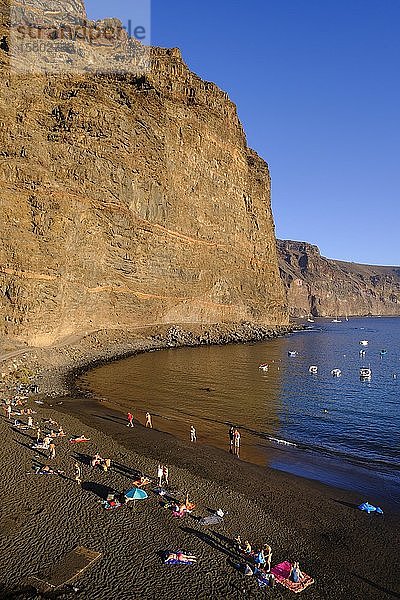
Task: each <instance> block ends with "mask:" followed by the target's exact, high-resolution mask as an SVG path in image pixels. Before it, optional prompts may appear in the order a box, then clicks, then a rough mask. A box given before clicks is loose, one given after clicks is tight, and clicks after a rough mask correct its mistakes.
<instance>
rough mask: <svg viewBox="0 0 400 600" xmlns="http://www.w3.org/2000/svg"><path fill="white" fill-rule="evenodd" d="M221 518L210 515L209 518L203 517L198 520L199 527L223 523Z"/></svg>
mask: <svg viewBox="0 0 400 600" xmlns="http://www.w3.org/2000/svg"><path fill="white" fill-rule="evenodd" d="M223 521H224V519H223V517H219V516H218V515H210V516H209V517H203V518H202V519H199V521H198V522H199V524H200V525H218V524H219V523H223Z"/></svg>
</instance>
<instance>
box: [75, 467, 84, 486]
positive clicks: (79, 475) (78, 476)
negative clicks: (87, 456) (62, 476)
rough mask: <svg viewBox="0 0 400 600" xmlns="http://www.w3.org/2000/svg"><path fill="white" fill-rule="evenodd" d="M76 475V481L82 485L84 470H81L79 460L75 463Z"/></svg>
mask: <svg viewBox="0 0 400 600" xmlns="http://www.w3.org/2000/svg"><path fill="white" fill-rule="evenodd" d="M74 477H75V481H76V483H77V484H78V485H80V484H81V483H82V470H81V466H80V464H79V463H78V462H76V463H75V465H74Z"/></svg>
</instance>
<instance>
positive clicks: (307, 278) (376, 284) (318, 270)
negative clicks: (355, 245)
mask: <svg viewBox="0 0 400 600" xmlns="http://www.w3.org/2000/svg"><path fill="white" fill-rule="evenodd" d="M278 254H279V267H280V273H281V277H282V280H283V282H284V284H285V288H286V293H287V302H288V307H289V311H290V314H291V315H292V316H295V317H304V316H307V315H308V314H312V315H314V316H320V317H323V316H332V315H333V316H334V315H400V267H376V266H371V265H359V264H355V263H347V262H342V261H338V260H329V259H327V258H324V257H323V256H321V254H320V252H319V249H318V248H317V246H312V245H311V244H307V243H306V242H293V241H288V240H285V241H282V240H278Z"/></svg>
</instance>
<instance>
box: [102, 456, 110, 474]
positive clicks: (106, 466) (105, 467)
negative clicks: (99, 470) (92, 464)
mask: <svg viewBox="0 0 400 600" xmlns="http://www.w3.org/2000/svg"><path fill="white" fill-rule="evenodd" d="M110 467H111V458H105V459H104V461H103V470H104V473H107V471H108V469H109V468H110Z"/></svg>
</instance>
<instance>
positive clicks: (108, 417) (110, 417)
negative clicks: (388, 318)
mask: <svg viewBox="0 0 400 600" xmlns="http://www.w3.org/2000/svg"><path fill="white" fill-rule="evenodd" d="M92 416H93V417H96V419H103V421H113V422H114V423H118V424H120V423H126V419H125V417H117V416H114V415H99V414H97V413H96V414H93V415H92Z"/></svg>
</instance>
